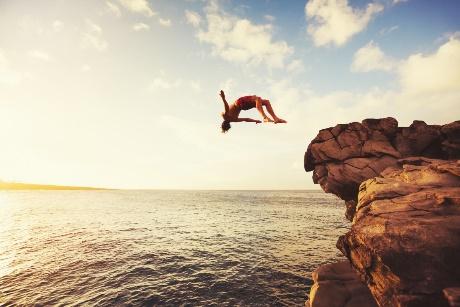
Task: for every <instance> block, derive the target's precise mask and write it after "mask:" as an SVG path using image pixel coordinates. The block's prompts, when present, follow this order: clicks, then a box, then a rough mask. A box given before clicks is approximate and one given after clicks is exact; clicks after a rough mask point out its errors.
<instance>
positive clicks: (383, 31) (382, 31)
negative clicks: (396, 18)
mask: <svg viewBox="0 0 460 307" xmlns="http://www.w3.org/2000/svg"><path fill="white" fill-rule="evenodd" d="M398 29H399V26H392V27H389V28H383V29H382V30H380V32H379V33H380V35H388V34H390V33H391V32H394V31H396V30H398Z"/></svg>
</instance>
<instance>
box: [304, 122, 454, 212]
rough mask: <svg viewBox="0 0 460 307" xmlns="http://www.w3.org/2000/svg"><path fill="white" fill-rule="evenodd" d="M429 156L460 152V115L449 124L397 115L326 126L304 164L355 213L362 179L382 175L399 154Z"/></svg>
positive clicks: (446, 155)
mask: <svg viewBox="0 0 460 307" xmlns="http://www.w3.org/2000/svg"><path fill="white" fill-rule="evenodd" d="M410 156H424V157H428V158H437V159H459V158H460V121H456V122H453V123H451V124H447V125H444V126H440V125H427V124H426V123H425V122H423V121H414V122H413V123H412V125H410V126H409V127H398V122H397V121H396V119H394V118H391V117H388V118H383V119H366V120H363V121H362V123H358V122H354V123H350V124H340V125H337V126H335V127H332V128H327V129H323V130H321V131H320V132H319V133H318V135H317V136H316V138H315V139H314V140H313V141H312V142H311V143H310V145H309V146H308V149H307V151H306V153H305V157H304V166H305V170H306V171H307V172H308V171H313V181H314V182H315V183H319V184H320V185H321V187H322V188H323V190H324V191H326V192H328V193H333V194H335V195H337V196H339V197H340V198H342V199H343V200H345V201H346V206H347V211H346V214H345V215H346V216H347V218H348V219H350V220H351V219H352V218H353V216H354V214H355V210H356V203H357V198H356V197H357V195H358V188H359V185H360V184H361V182H363V181H365V180H367V179H370V178H373V177H376V176H379V175H380V174H381V172H382V171H383V170H385V169H386V168H388V167H395V166H397V163H398V162H397V161H398V159H401V158H405V157H410Z"/></svg>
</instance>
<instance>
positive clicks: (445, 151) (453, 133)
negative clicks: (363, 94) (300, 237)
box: [305, 118, 460, 307]
mask: <svg viewBox="0 0 460 307" xmlns="http://www.w3.org/2000/svg"><path fill="white" fill-rule="evenodd" d="M433 158H435V159H433ZM459 158H460V121H457V122H453V123H451V124H448V125H444V126H437V125H427V124H425V123H424V122H420V121H415V122H414V123H413V124H412V125H411V126H410V127H398V123H397V121H396V120H395V119H393V118H385V119H367V120H364V121H363V122H362V123H351V124H347V125H337V126H336V127H334V128H328V129H324V130H321V131H320V132H319V134H318V136H317V137H316V138H315V139H314V140H313V141H312V142H311V144H310V145H309V146H308V150H307V152H306V154H305V169H306V170H307V171H311V170H313V171H314V173H313V180H314V181H315V183H319V184H320V185H321V187H322V188H323V189H324V190H325V191H326V192H330V193H334V194H336V195H337V196H339V197H341V198H342V199H344V200H345V201H346V205H347V206H346V207H347V209H346V216H347V217H348V218H349V219H350V220H352V227H351V230H350V231H349V232H348V233H347V234H345V235H344V236H342V237H341V238H340V239H339V240H338V242H337V247H338V248H339V249H340V250H341V251H342V252H343V254H344V255H345V256H346V257H347V258H348V259H349V261H350V263H351V265H352V267H353V268H354V270H355V271H356V272H357V273H358V275H359V276H360V277H361V280H362V281H364V282H365V283H366V285H367V286H368V287H369V289H370V291H371V293H372V295H373V296H374V298H375V299H376V302H377V303H378V305H379V306H449V305H450V306H460V305H458V303H459V301H460V162H459V161H458V160H457V159H459ZM317 300H318V299H317ZM312 307H315V305H314V304H312Z"/></svg>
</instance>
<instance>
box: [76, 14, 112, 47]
mask: <svg viewBox="0 0 460 307" xmlns="http://www.w3.org/2000/svg"><path fill="white" fill-rule="evenodd" d="M85 23H86V30H85V31H84V32H83V33H82V39H81V46H82V48H83V49H89V48H92V49H96V50H97V51H99V52H102V51H105V50H106V49H107V47H108V45H109V44H108V43H107V41H105V40H104V38H103V35H102V28H101V27H100V26H99V25H97V24H95V23H94V22H92V21H91V20H89V19H87V20H86V22H85Z"/></svg>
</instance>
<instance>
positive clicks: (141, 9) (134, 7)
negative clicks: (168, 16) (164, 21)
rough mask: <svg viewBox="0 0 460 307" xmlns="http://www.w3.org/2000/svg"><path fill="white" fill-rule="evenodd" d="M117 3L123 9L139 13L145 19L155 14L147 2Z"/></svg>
mask: <svg viewBox="0 0 460 307" xmlns="http://www.w3.org/2000/svg"><path fill="white" fill-rule="evenodd" d="M119 2H120V4H121V5H122V6H123V7H124V8H126V9H127V10H129V11H131V12H134V13H140V14H143V15H145V16H147V17H151V16H153V15H155V14H156V12H155V11H154V10H153V9H152V8H151V7H150V4H149V2H148V1H147V0H119Z"/></svg>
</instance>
